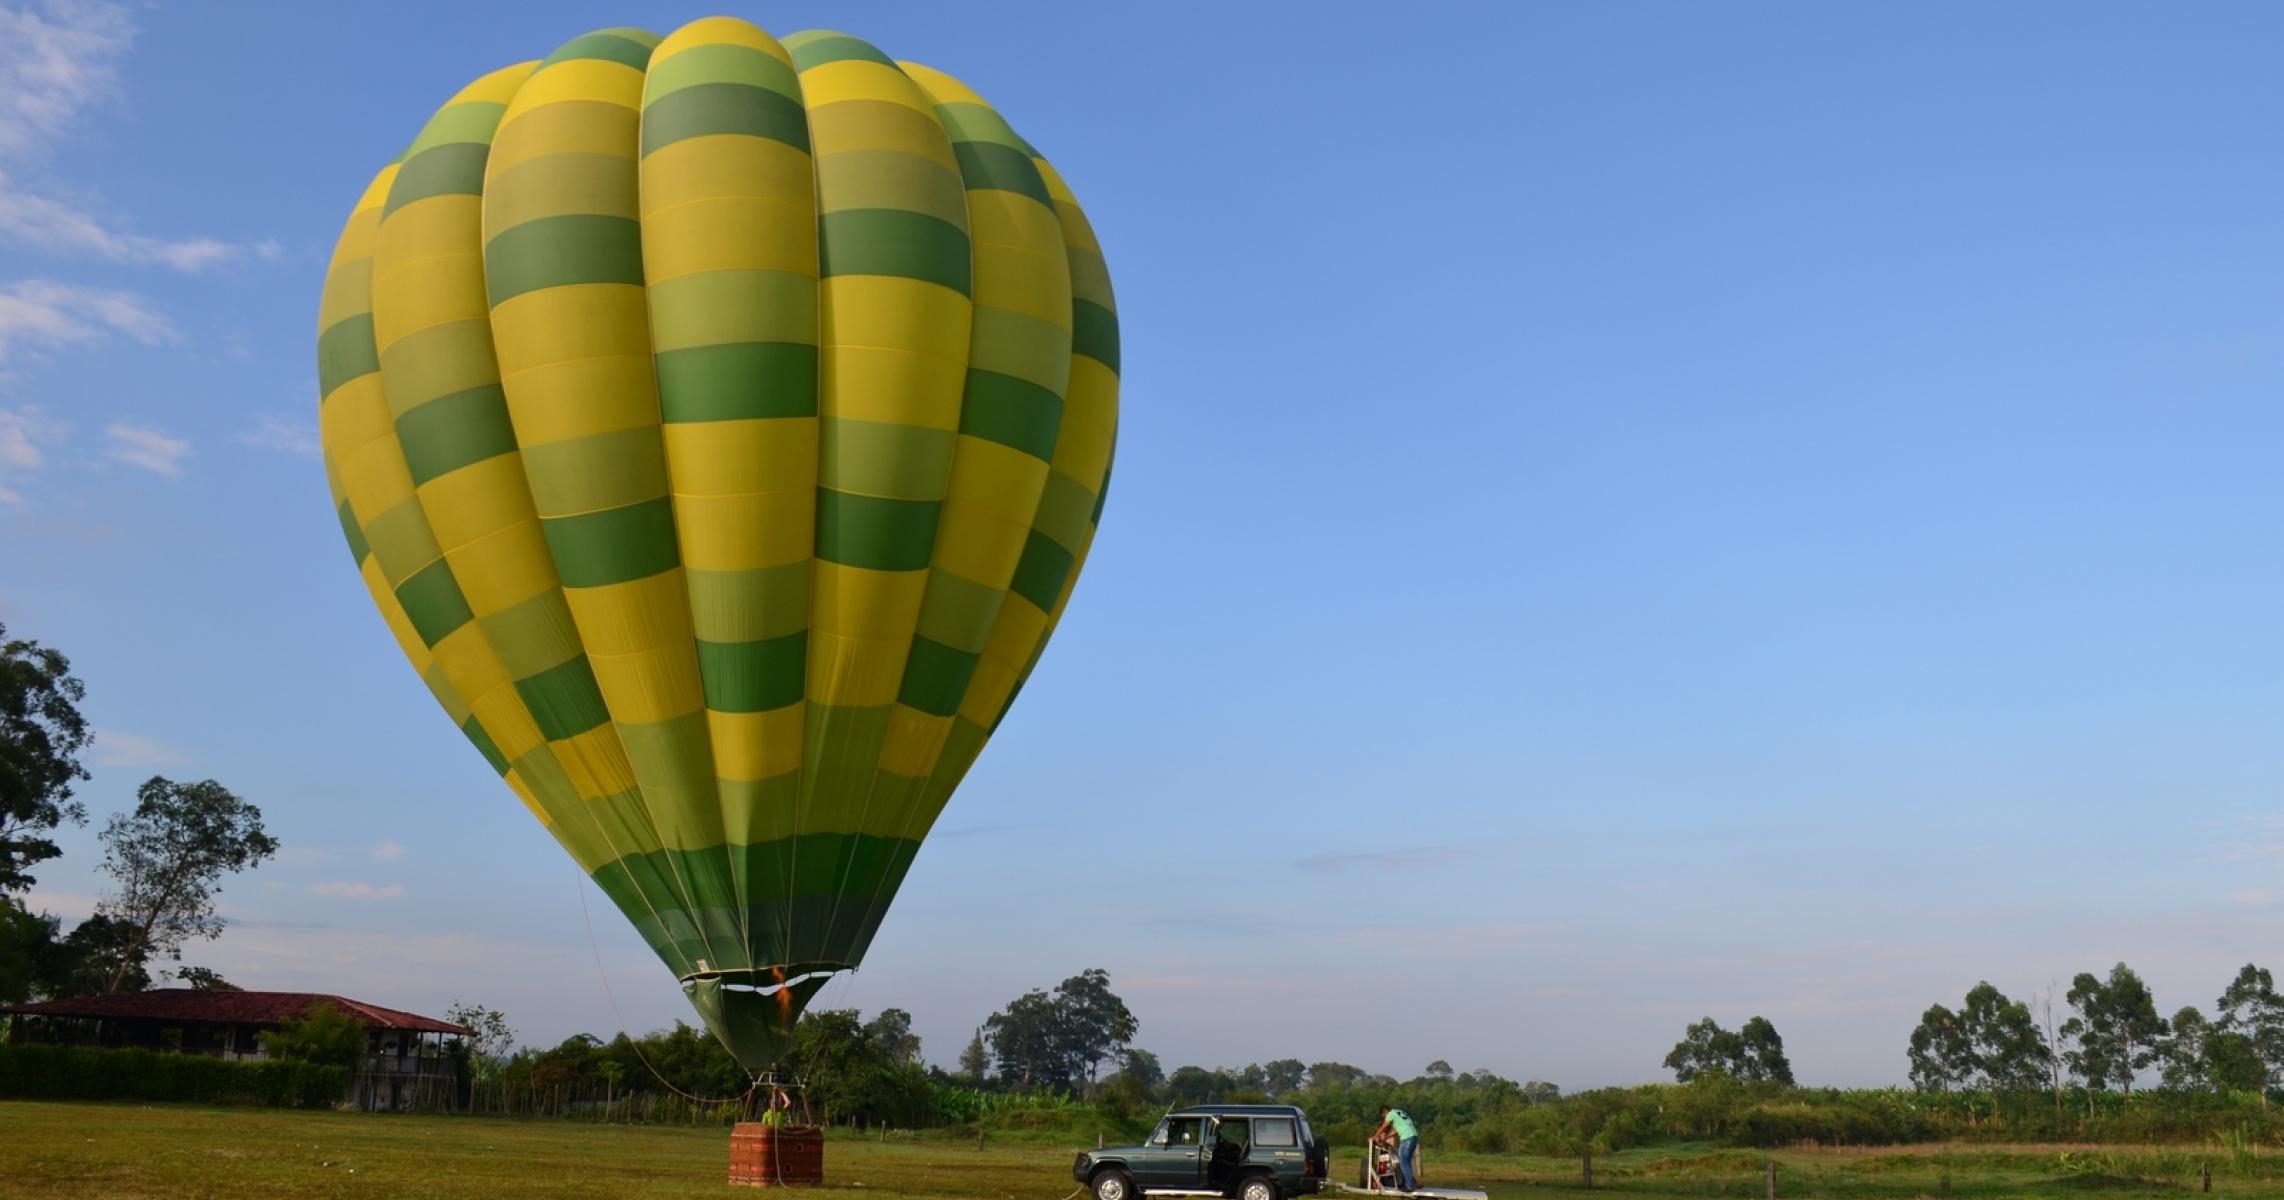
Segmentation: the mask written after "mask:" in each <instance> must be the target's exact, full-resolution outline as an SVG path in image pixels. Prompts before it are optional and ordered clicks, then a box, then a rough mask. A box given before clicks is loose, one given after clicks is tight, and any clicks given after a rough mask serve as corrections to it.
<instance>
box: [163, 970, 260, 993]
mask: <svg viewBox="0 0 2284 1200" xmlns="http://www.w3.org/2000/svg"><path fill="white" fill-rule="evenodd" d="M174 977H175V979H176V980H177V981H178V982H180V983H181V984H182V985H183V986H184V987H186V988H189V989H190V990H191V991H194V992H242V991H245V990H246V989H244V988H242V987H239V986H238V985H237V984H235V983H232V982H230V981H229V980H227V979H224V978H222V974H221V972H219V971H216V970H214V969H213V968H211V967H177V968H176V969H175V973H174Z"/></svg>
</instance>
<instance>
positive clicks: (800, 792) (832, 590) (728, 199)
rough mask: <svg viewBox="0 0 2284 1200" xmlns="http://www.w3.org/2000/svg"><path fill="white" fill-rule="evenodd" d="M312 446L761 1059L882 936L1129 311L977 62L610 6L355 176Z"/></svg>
mask: <svg viewBox="0 0 2284 1200" xmlns="http://www.w3.org/2000/svg"><path fill="white" fill-rule="evenodd" d="M318 325H319V334H318V376H319V393H320V399H319V407H318V411H319V420H320V426H321V430H322V436H323V442H324V450H325V465H326V478H327V481H328V483H329V484H330V485H331V488H332V496H333V503H334V505H335V507H336V509H337V510H338V512H339V514H340V519H341V528H342V531H343V533H345V534H346V535H347V537H348V541H349V548H350V552H351V554H352V555H353V556H354V557H355V560H356V563H357V569H358V570H359V572H361V573H362V575H363V578H364V581H365V585H366V587H367V589H368V590H369V591H370V592H371V593H372V597H373V602H374V604H375V605H376V606H377V607H378V608H379V609H380V612H381V617H382V619H383V620H385V621H386V622H387V624H388V626H389V629H390V630H391V632H393V633H394V634H395V636H396V640H397V642H398V644H399V645H400V646H401V647H402V649H403V651H404V654H405V657H406V658H408V659H410V660H411V662H412V665H413V669H414V670H415V671H416V672H418V673H419V675H420V677H421V679H422V680H423V681H424V682H425V683H426V684H427V686H428V688H429V690H430V691H431V692H432V693H433V694H434V695H435V697H436V699H437V702H438V703H440V704H441V705H443V707H444V710H445V712H447V713H448V714H450V717H451V719H452V721H453V722H454V723H456V724H457V725H458V726H459V727H460V729H461V731H462V732H463V733H465V734H466V735H467V738H468V740H469V741H470V742H472V743H474V744H475V747H476V749H477V750H478V751H479V752H480V753H481V754H482V756H483V758H484V759H485V760H486V761H487V762H488V763H489V764H490V765H491V767H492V769H493V770H494V771H496V772H498V773H499V775H500V777H501V778H502V779H504V780H505V781H506V783H507V786H508V787H509V788H510V789H511V790H513V792H514V793H515V795H516V796H517V797H518V798H519V799H521V800H522V801H523V803H524V805H525V806H526V807H527V808H529V809H530V811H531V813H532V815H533V816H535V817H537V818H538V819H539V821H540V822H541V824H543V825H544V826H545V827H546V828H547V830H548V832H549V833H550V834H552V835H553V836H554V837H555V839H556V841H557V842H558V843H560V844H561V845H562V847H563V848H564V849H565V850H566V851H569V852H570V854H571V856H572V858H574V859H575V860H576V861H577V862H578V864H579V866H580V868H581V869H583V870H584V871H586V872H587V874H588V875H589V876H590V877H591V878H592V879H593V880H594V881H595V883H596V884H597V885H599V886H600V887H601V889H602V890H603V891H604V892H605V893H606V894H607V895H608V896H609V897H610V899H611V900H612V901H613V902H614V903H615V904H616V905H617V907H618V908H619V910H620V911H621V912H622V913H624V914H625V915H626V917H627V919H628V920H629V921H631V922H632V923H633V924H634V926H635V928H636V929H637V930H638V931H640V933H641V935H642V937H643V938H644V939H645V940H646V941H647V942H648V943H649V944H650V946H651V947H652V949H654V950H655V951H656V952H657V953H658V956H659V958H660V959H662V960H663V961H664V962H665V963H666V965H667V966H668V967H669V968H670V969H672V970H673V972H674V974H675V976H676V978H678V979H679V980H680V981H681V985H682V987H683V990H684V991H685V993H686V994H687V995H688V996H689V998H690V1001H691V1003H692V1004H693V1005H694V1006H695V1007H696V1009H697V1011H698V1013H699V1014H700V1015H701V1016H702V1017H703V1019H704V1021H705V1023H706V1025H707V1026H708V1028H710V1029H711V1030H712V1031H713V1033H714V1034H715V1036H717V1037H718V1038H720V1039H721V1041H722V1042H723V1044H724V1045H725V1046H727V1047H728V1048H729V1050H730V1051H731V1052H732V1053H733V1054H734V1055H735V1056H736V1057H737V1059H738V1061H739V1062H740V1063H741V1064H743V1065H744V1066H745V1068H746V1069H747V1070H748V1071H751V1072H755V1073H757V1074H758V1073H759V1072H761V1071H763V1070H765V1069H767V1068H768V1067H769V1066H770V1064H771V1063H772V1062H773V1061H774V1060H776V1059H777V1058H778V1056H779V1054H780V1052H781V1051H782V1050H783V1048H784V1046H785V1044H786V1038H787V1037H788V1035H789V1034H790V1031H791V1028H792V1025H793V1023H794V1021H795V1019H796V1018H797V1017H798V1015H799V1013H800V1011H801V1008H802V1006H803V1005H804V1004H805V1003H806V1002H807V1001H808V1000H809V998H810V997H811V996H813V995H814V994H815V993H816V991H817V989H818V988H819V987H821V986H822V985H823V984H824V983H825V982H826V981H827V980H829V979H831V978H833V977H835V976H836V975H838V974H839V973H841V972H845V971H850V970H853V969H855V968H856V966H857V965H858V964H859V963H860V962H862V961H863V959H864V954H865V948H866V946H867V945H869V944H870V942H871V941H872V938H873V935H874V933H875V931H876V930H877V929H878V928H879V926H880V922H881V918H882V916H883V915H884V914H885V913H886V911H887V909H888V905H889V901H890V900H891V898H892V897H893V896H894V895H895V894H896V890H897V887H898V885H899V884H900V883H901V882H902V880H903V879H904V877H905V874H906V872H907V870H908V869H909V868H910V866H911V864H912V859H913V855H914V854H915V853H916V852H917V851H918V849H919V847H920V844H921V841H922V839H923V838H924V837H925V836H926V834H927V832H928V830H929V828H930V826H931V825H932V824H933V823H934V822H935V820H936V817H937V815H938V814H939V813H940V812H941V811H942V810H943V807H944V805H945V802H946V801H947V800H948V799H949V798H950V796H951V794H952V791H953V789H954V788H955V787H957V786H958V784H959V782H960V779H961V777H962V776H963V775H965V774H966V772H967V770H968V768H969V766H970V765H971V764H973V763H974V762H975V759H976V755H977V753H978V752H979V751H980V750H981V749H982V748H983V745H984V742H985V740H986V739H987V738H988V737H990V735H991V733H992V731H993V730H994V729H995V728H996V727H997V726H998V724H999V722H1000V720H1001V719H1002V718H1003V717H1004V716H1005V715H1006V712H1007V709H1008V705H1009V704H1010V703H1011V702H1012V701H1013V699H1014V697H1015V694H1016V692H1017V691H1018V690H1019V689H1020V688H1021V686H1022V684H1023V681H1024V679H1025V678H1026V677H1027V676H1028V675H1029V673H1030V671H1031V669H1032V668H1033V666H1034V665H1035V664H1036V663H1037V661H1038V658H1039V653H1040V651H1041V649H1042V648H1043V647H1044V646H1045V645H1046V643H1047V639H1048V638H1049V637H1050V636H1051V635H1052V634H1053V632H1054V629H1055V626H1056V623H1057V622H1058V621H1059V620H1060V619H1061V617H1062V614H1063V610H1064V606H1065V605H1066V604H1067V603H1068V602H1069V600H1070V596H1071V587H1072V584H1073V582H1074V581H1075V580H1076V579H1077V577H1078V573H1079V569H1080V567H1081V566H1082V565H1083V564H1084V562H1085V560H1086V556H1087V551H1088V547H1089V545H1090V544H1091V542H1092V541H1093V538H1094V531H1095V525H1096V522H1097V520H1098V519H1099V518H1100V516H1101V511H1102V502H1103V497H1104V495H1105V488H1106V485H1107V483H1108V481H1109V475H1110V465H1111V454H1112V445H1113V442H1114V440H1115V436H1116V431H1117V421H1118V321H1117V316H1116V309H1115V306H1114V304H1113V301H1112V298H1111V289H1110V277H1109V273H1108V270H1107V268H1106V266H1105V264H1104V261H1103V257H1102V253H1101V250H1100V248H1099V246H1098V245H1097V244H1096V241H1095V238H1094V234H1093V232H1092V231H1091V230H1090V229H1089V227H1088V225H1087V220H1086V217H1085V215H1084V214H1083V213H1082V212H1081V211H1080V209H1079V205H1078V202H1077V201H1076V200H1075V199H1074V198H1073V197H1072V195H1071V192H1070V189H1069V188H1068V187H1067V186H1065V184H1064V182H1063V180H1062V178H1061V177H1060V176H1059V175H1057V174H1056V172H1055V169H1054V168H1053V167H1052V166H1050V165H1048V163H1047V161H1046V159H1044V158H1042V157H1041V156H1040V154H1039V152H1038V151H1037V150H1035V149H1033V148H1032V146H1031V145H1030V143H1028V142H1026V141H1024V140H1023V138H1022V137H1020V136H1019V135H1017V134H1016V132H1015V130H1014V129H1013V128H1012V127H1011V126H1010V125H1009V124H1008V123H1007V121H1006V120H1005V119H1003V118H1002V117H1001V116H1000V115H999V113H998V112H997V111H995V110H994V109H993V108H992V107H991V106H990V105H989V104H987V103H986V102H985V101H984V99H983V98H982V97H981V96H980V95H978V94H977V93H976V92H974V91H972V90H970V89H969V88H968V87H967V86H966V85H964V84H962V83H961V82H959V81H958V80H956V79H954V78H952V77H951V76H949V75H946V74H944V73H942V72H940V71H936V70H933V69H930V68H928V67H923V66H919V65H917V64H913V63H908V62H898V61H895V60H893V59H891V58H889V57H888V56H887V55H885V54H883V53H882V52H881V51H879V50H877V49H874V48H873V47H872V46H871V45H869V44H867V43H865V42H863V41H860V40H858V39H856V38H853V37H849V36H847V35H844V34H838V33H823V32H812V33H801V34H795V35H793V36H791V37H787V38H785V39H783V40H782V41H780V40H778V39H777V38H774V37H772V36H771V35H769V34H767V33H765V32H763V31H762V30H761V29H759V28H756V27H755V26H753V25H751V24H748V23H746V22H744V21H740V20H735V19H731V18H722V17H716V18H709V19H706V20H701V21H697V22H694V23H692V24H690V25H687V26H684V27H683V28H682V29H680V30H678V31H676V32H675V33H674V34H672V35H671V36H669V37H666V38H664V39H660V38H659V37H658V36H656V35H655V34H651V33H646V32H643V31H641V30H636V29H606V30H602V31H599V32H595V33H590V34H587V35H585V36H583V37H578V38H574V39H572V40H571V41H569V42H566V43H564V44H563V45H562V46H561V47H560V48H558V49H557V50H556V51H555V52H554V53H553V54H550V55H548V56H547V57H546V58H544V59H541V60H539V61H537V62H526V63H519V64H517V65H515V66H512V67H508V68H506V69H504V70H500V71H495V72H493V73H491V74H489V75H486V76H484V77H482V78H480V79H477V80H476V81H475V82H473V83H471V84H469V85H468V86H467V87H466V88H465V89H463V90H462V91H461V92H460V93H459V94H458V95H455V96H453V97H452V98H451V99H450V100H449V101H447V102H446V103H445V104H444V106H443V107H442V108H440V109H438V110H437V111H436V113H435V115H434V116H433V117H431V118H430V119H429V121H428V123H427V125H426V126H424V127H422V128H421V130H420V132H419V135H418V136H417V137H416V138H414V139H413V141H412V143H411V145H410V147H409V148H407V149H406V150H405V152H404V154H403V155H402V156H401V157H399V158H398V159H397V160H396V161H395V162H394V163H391V164H389V165H388V166H386V167H384V168H382V170H381V171H380V173H379V174H378V175H377V176H375V177H374V178H373V180H372V183H371V185H370V186H368V187H367V188H366V189H365V192H364V195H363V197H362V199H360V200H359V201H358V202H357V205H356V208H355V210H354V212H353V213H352V214H351V215H350V217H349V220H348V224H347V227H346V228H345V229H344V230H343V232H342V235H341V240H340V243H339V245H338V247H337V248H336V249H335V251H334V255H333V260H332V265H331V268H330V271H329V273H328V276H327V278H326V283H325V293H324V298H323V301H322V306H321V313H320V317H319V322H318Z"/></svg>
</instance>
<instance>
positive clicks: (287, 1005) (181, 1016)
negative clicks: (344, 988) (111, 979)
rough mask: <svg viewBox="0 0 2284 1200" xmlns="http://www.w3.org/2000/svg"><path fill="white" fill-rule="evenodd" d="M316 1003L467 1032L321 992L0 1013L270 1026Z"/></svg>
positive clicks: (181, 996)
mask: <svg viewBox="0 0 2284 1200" xmlns="http://www.w3.org/2000/svg"><path fill="white" fill-rule="evenodd" d="M319 1003H325V1004H330V1005H332V1006H333V1007H335V1008H338V1009H340V1010H341V1011H343V1012H345V1013H348V1014H349V1015H350V1016H352V1017H355V1018H357V1019H358V1020H359V1021H362V1022H363V1023H364V1024H366V1025H367V1026H370V1027H377V1028H381V1029H410V1030H413V1031H415V1032H417V1033H458V1034H466V1033H468V1032H470V1031H469V1030H468V1029H466V1028H464V1027H462V1026H459V1025H453V1024H450V1023H448V1022H445V1021H439V1020H437V1019H435V1018H434V1017H424V1016H421V1015H419V1014H418V1013H408V1012H402V1011H399V1010H397V1009H394V1008H382V1007H381V1006H380V1005H378V1004H366V1003H365V1002H363V1001H361V1000H351V999H349V998H348V997H347V996H329V995H326V994H324V993H322V992H218V991H199V990H197V989H195V988H158V989H156V990H154V991H148V992H121V993H119V994H118V995H115V996H74V997H70V998H68V999H64V1000H43V1001H41V1002H40V1003H38V1004H13V1005H9V1006H7V1007H5V1008H0V1012H6V1013H26V1014H29V1015H32V1016H42V1017H112V1018H126V1019H142V1020H153V1021H209V1022H216V1023H221V1024H241V1025H275V1024H277V1023H278V1022H280V1021H285V1020H289V1019H294V1020H298V1019H300V1018H302V1017H305V1016H308V1015H309V1010H310V1009H311V1008H314V1007H316V1006H317V1005H318V1004H319Z"/></svg>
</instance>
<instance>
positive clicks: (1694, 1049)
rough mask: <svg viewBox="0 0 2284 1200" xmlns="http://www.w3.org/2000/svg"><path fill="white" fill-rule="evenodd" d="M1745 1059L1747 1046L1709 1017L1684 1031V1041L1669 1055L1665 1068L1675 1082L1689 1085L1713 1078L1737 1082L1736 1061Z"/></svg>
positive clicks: (1675, 1045)
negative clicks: (1704, 1077) (1732, 1079)
mask: <svg viewBox="0 0 2284 1200" xmlns="http://www.w3.org/2000/svg"><path fill="white" fill-rule="evenodd" d="M1742 1057H1744V1043H1743V1042H1741V1041H1739V1040H1738V1039H1737V1035H1736V1034H1734V1033H1731V1032H1729V1031H1728V1030H1726V1029H1723V1028H1721V1026H1720V1025H1719V1024H1717V1023H1715V1022H1714V1020H1713V1018H1711V1017H1707V1018H1705V1019H1704V1020H1702V1021H1698V1022H1696V1023H1695V1024H1693V1025H1691V1026H1689V1027H1688V1028H1687V1029H1685V1030H1683V1031H1682V1034H1681V1040H1680V1041H1678V1042H1676V1043H1674V1046H1673V1049H1672V1050H1671V1051H1669V1052H1667V1054H1666V1056H1665V1065H1666V1069H1667V1070H1669V1071H1672V1072H1673V1077H1674V1078H1675V1079H1678V1080H1680V1081H1681V1082H1683V1083H1688V1082H1690V1081H1691V1080H1694V1079H1697V1078H1698V1077H1700V1076H1703V1075H1712V1074H1722V1075H1727V1076H1730V1077H1731V1078H1735V1077H1736V1074H1737V1070H1736V1064H1737V1060H1738V1059H1740V1058H1742Z"/></svg>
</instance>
